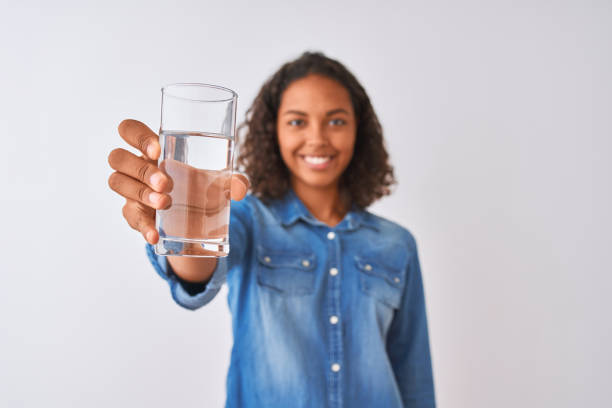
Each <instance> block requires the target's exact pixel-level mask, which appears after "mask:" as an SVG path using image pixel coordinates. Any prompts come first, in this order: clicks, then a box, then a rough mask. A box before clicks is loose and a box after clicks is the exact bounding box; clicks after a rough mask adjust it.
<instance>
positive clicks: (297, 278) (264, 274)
mask: <svg viewBox="0 0 612 408" xmlns="http://www.w3.org/2000/svg"><path fill="white" fill-rule="evenodd" d="M257 260H258V267H257V283H258V284H259V285H260V286H264V287H266V288H269V289H272V290H273V291H274V292H276V293H278V294H282V295H308V294H311V293H312V292H313V291H314V283H315V273H314V269H315V268H316V258H315V255H314V253H312V252H297V251H290V252H287V251H272V250H269V249H266V248H264V247H263V246H260V245H258V246H257Z"/></svg>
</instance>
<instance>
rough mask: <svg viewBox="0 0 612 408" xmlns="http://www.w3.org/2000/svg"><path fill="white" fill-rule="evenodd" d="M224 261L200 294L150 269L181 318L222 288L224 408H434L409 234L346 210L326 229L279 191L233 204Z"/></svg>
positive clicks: (163, 269) (158, 260)
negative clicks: (273, 196)
mask: <svg viewBox="0 0 612 408" xmlns="http://www.w3.org/2000/svg"><path fill="white" fill-rule="evenodd" d="M230 213H231V215H230V235H229V239H230V253H229V255H228V256H227V257H225V258H219V259H218V262H217V266H216V268H215V271H214V272H213V275H212V277H211V280H210V281H209V282H208V284H207V285H206V287H205V289H204V290H203V291H201V292H200V293H195V294H190V293H193V292H192V291H187V290H186V289H185V287H184V285H183V284H181V282H180V280H179V279H178V277H177V276H176V275H175V274H174V273H173V272H172V270H171V268H169V266H168V263H167V259H166V258H165V257H162V256H157V255H155V253H154V252H153V249H152V247H151V246H150V245H147V251H148V255H149V259H150V260H151V262H152V264H153V266H154V267H155V269H156V270H157V272H158V273H159V275H160V276H162V277H163V278H164V279H165V280H166V281H167V282H168V283H169V285H170V289H171V293H172V297H173V299H174V300H175V301H176V303H178V304H179V305H181V306H183V307H185V308H187V309H192V310H193V309H197V308H199V307H201V306H204V305H205V304H207V303H208V302H210V301H211V299H212V298H213V297H214V296H215V295H216V294H217V293H218V291H219V289H220V288H221V286H222V284H223V283H224V282H227V284H228V288H229V294H228V303H229V309H230V312H231V315H232V323H233V324H232V328H233V337H234V345H233V348H232V353H231V363H230V368H229V372H228V376H227V399H226V407H266V408H273V407H282V408H287V407H293V408H299V407H317V408H318V407H329V408H336V407H351V408H353V407H354V408H360V407H368V408H369V407H385V408H394V407H434V406H435V398H434V385H433V377H432V368H431V358H430V351H429V337H428V330H427V317H426V311H425V299H424V293H423V283H422V278H421V271H420V267H419V260H418V256H417V248H416V244H415V240H414V238H413V236H412V234H411V233H410V232H409V231H408V230H406V229H405V228H402V227H401V226H399V225H397V224H395V223H393V222H390V221H388V220H385V219H384V218H381V217H378V216H376V215H373V214H372V213H370V212H367V211H363V210H359V209H358V208H356V207H354V208H353V210H352V211H350V212H349V213H348V214H347V215H346V216H345V218H344V219H343V220H342V221H341V222H340V223H339V224H338V225H336V226H335V227H330V226H328V225H326V224H324V223H322V222H320V221H318V220H317V219H315V218H314V217H313V216H312V215H311V214H310V213H309V211H308V210H307V209H306V207H305V206H304V205H303V203H302V202H301V201H300V200H299V199H298V197H297V196H296V195H295V194H294V193H293V192H289V193H288V194H287V195H286V196H285V198H284V199H282V200H275V201H272V202H270V203H268V205H266V204H264V203H262V202H261V201H260V200H259V199H257V198H256V197H255V196H252V195H247V197H246V198H245V199H243V200H242V201H240V202H235V201H232V203H231V211H230Z"/></svg>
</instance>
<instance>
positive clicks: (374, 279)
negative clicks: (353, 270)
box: [355, 255, 406, 309]
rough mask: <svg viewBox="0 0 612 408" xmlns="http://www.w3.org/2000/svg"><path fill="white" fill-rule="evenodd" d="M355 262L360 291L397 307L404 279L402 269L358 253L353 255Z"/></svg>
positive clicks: (404, 275)
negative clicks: (358, 274) (358, 273)
mask: <svg viewBox="0 0 612 408" xmlns="http://www.w3.org/2000/svg"><path fill="white" fill-rule="evenodd" d="M355 264H356V266H357V269H358V270H359V272H360V276H359V287H360V289H361V291H362V292H364V293H366V294H367V295H369V296H372V297H374V298H376V299H378V300H379V301H381V302H382V303H385V304H386V305H388V306H390V307H392V308H394V309H397V308H398V307H399V304H400V301H401V297H402V290H403V288H404V284H405V279H406V274H405V272H404V270H403V269H400V268H397V269H396V268H390V267H388V266H386V265H382V264H380V263H379V262H376V261H373V260H371V259H368V258H365V257H361V256H359V255H356V256H355Z"/></svg>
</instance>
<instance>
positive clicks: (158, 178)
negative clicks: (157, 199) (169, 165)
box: [151, 173, 163, 190]
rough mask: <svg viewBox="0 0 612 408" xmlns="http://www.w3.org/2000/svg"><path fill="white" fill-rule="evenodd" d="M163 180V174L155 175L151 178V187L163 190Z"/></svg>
mask: <svg viewBox="0 0 612 408" xmlns="http://www.w3.org/2000/svg"><path fill="white" fill-rule="evenodd" d="M162 178H163V176H162V175H161V173H155V174H153V175H152V176H151V185H152V186H153V187H155V188H156V189H158V190H161V182H162Z"/></svg>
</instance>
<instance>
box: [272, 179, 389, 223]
mask: <svg viewBox="0 0 612 408" xmlns="http://www.w3.org/2000/svg"><path fill="white" fill-rule="evenodd" d="M270 208H271V209H272V211H273V212H274V213H275V214H276V216H277V218H278V219H279V221H280V223H281V224H282V225H283V226H285V227H287V226H290V225H292V224H294V223H296V222H297V221H299V220H301V221H304V222H307V223H309V224H311V225H315V226H325V227H327V228H329V226H328V225H327V224H325V223H323V222H321V221H319V220H317V219H316V218H315V217H314V216H313V215H312V214H311V213H310V211H308V209H307V208H306V206H305V205H304V203H302V201H301V200H300V199H299V198H298V196H297V195H296V194H295V192H294V191H293V190H292V189H290V190H289V191H288V192H287V194H285V196H284V197H283V198H281V199H277V200H274V201H272V202H271V203H270ZM362 225H363V226H365V227H370V228H373V229H376V230H377V229H378V228H377V226H376V223H375V221H374V219H373V218H372V215H371V214H370V213H368V212H367V211H364V210H362V209H360V208H359V207H358V206H357V205H355V204H353V206H352V208H351V210H350V211H349V212H348V213H347V214H346V215H345V216H344V219H343V220H342V221H341V222H340V223H339V224H338V225H336V226H335V227H334V229H336V230H343V229H344V230H355V229H357V228H359V227H360V226H362Z"/></svg>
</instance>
